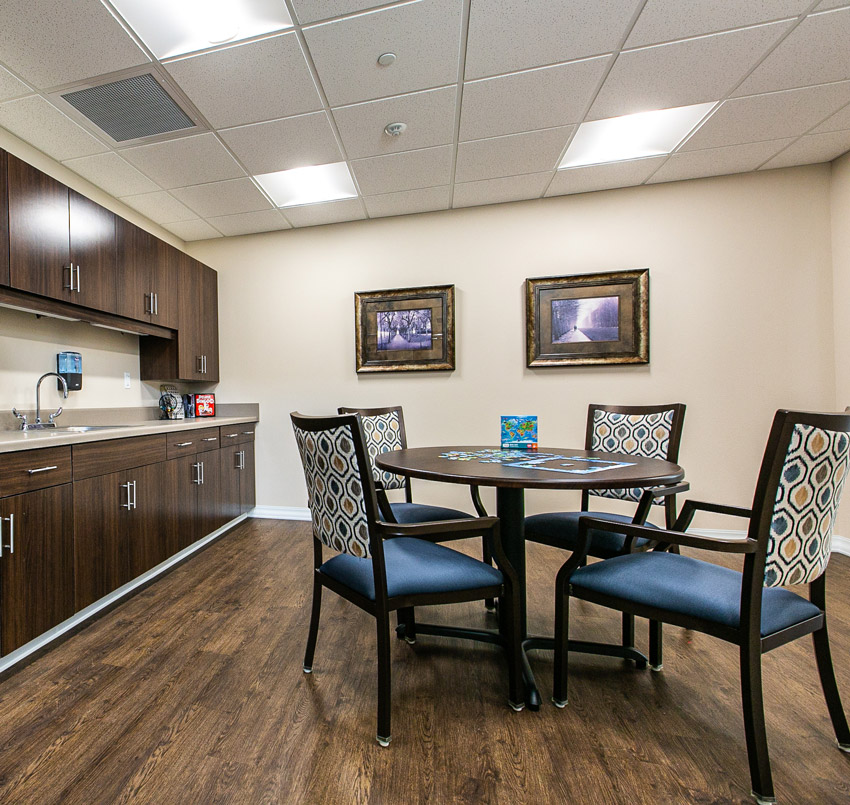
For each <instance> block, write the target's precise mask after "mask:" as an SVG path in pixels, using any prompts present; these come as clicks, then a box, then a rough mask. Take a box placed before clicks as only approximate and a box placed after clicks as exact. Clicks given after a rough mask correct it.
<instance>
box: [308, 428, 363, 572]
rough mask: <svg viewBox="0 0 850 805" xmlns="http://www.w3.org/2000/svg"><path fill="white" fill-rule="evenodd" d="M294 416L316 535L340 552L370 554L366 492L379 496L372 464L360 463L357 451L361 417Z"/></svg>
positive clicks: (355, 554) (361, 555)
mask: <svg viewBox="0 0 850 805" xmlns="http://www.w3.org/2000/svg"><path fill="white" fill-rule="evenodd" d="M291 418H292V427H293V429H294V431H295V441H296V442H297V443H298V452H299V453H300V454H301V463H302V465H303V466H304V478H305V480H306V481H307V497H308V501H309V506H310V518H311V520H312V523H313V536H314V537H315V538H316V539H318V540H319V541H320V542H321V543H323V544H324V545H327V546H328V547H329V548H332V549H333V550H335V551H340V552H342V553H349V554H351V555H352V556H357V557H362V558H369V557H371V555H372V552H371V548H370V543H369V518H368V516H367V509H368V508H369V505H368V503H367V495H372V496H374V491H373V490H372V487H371V486H370V485H369V477H368V472H369V468H368V467H365V466H361V464H360V460H359V459H358V455H357V444H358V442H360V440H361V436H360V431H359V428H358V425H357V419H356V417H354V416H336V417H321V418H320V417H302V416H300V415H298V414H292V415H291ZM317 423H321V427H318V428H317V427H316V424H317ZM361 452H362V447H361ZM364 460H365V456H364ZM372 510H373V511H374V508H373V507H372Z"/></svg>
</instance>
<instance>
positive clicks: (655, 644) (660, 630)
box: [649, 621, 664, 671]
mask: <svg viewBox="0 0 850 805" xmlns="http://www.w3.org/2000/svg"><path fill="white" fill-rule="evenodd" d="M663 640H664V625H663V624H662V623H661V621H650V622H649V667H650V668H652V670H653V671H660V670H661V669H662V668H663V667H664V654H663V651H664V649H663V648H662V642H663Z"/></svg>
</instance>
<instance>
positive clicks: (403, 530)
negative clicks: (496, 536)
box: [376, 517, 499, 539]
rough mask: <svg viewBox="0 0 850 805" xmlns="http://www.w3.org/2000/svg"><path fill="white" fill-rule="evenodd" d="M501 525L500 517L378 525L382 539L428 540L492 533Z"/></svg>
mask: <svg viewBox="0 0 850 805" xmlns="http://www.w3.org/2000/svg"><path fill="white" fill-rule="evenodd" d="M498 524H499V518H498V517H470V518H464V519H463V520H437V521H434V522H428V523H389V522H384V521H381V520H379V521H378V522H377V523H376V525H377V527H378V532H379V533H380V535H381V537H383V538H384V539H386V538H387V537H416V538H418V539H427V538H428V537H429V536H431V535H433V536H442V535H443V534H461V533H465V532H467V531H468V532H470V536H475V535H476V534H481V533H483V532H485V531H490V530H492V529H493V528H495V527H496V526H498Z"/></svg>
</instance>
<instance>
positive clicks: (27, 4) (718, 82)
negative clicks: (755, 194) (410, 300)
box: [0, 0, 850, 240]
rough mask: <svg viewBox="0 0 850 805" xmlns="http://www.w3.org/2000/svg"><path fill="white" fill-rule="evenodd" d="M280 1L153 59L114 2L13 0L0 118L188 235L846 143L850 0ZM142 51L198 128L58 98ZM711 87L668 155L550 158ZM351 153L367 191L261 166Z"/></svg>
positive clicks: (670, 177) (593, 182) (530, 194)
mask: <svg viewBox="0 0 850 805" xmlns="http://www.w3.org/2000/svg"><path fill="white" fill-rule="evenodd" d="M280 2H281V3H285V5H286V8H287V11H288V12H289V15H290V16H291V18H292V20H293V22H294V26H293V27H292V28H288V29H285V30H280V31H274V32H272V33H270V34H266V35H263V36H258V37H254V38H252V39H248V40H245V41H241V42H234V43H231V44H229V45H221V46H214V47H210V48H208V49H206V50H204V51H202V52H198V53H191V54H187V55H185V56H179V57H176V58H171V59H164V60H161V61H159V60H157V59H156V58H154V55H153V53H152V52H151V51H150V50H149V49H148V48H147V47H146V46H145V45H144V43H143V42H142V41H141V40H140V39H139V38H138V37H137V36H136V35H135V34H134V33H133V31H132V30H131V29H130V27H129V25H127V23H126V22H125V21H124V20H122V19H121V16H120V14H118V13H117V12H116V10H115V9H114V7H112V5H111V4H110V2H109V0H74V2H73V3H68V2H67V0H4V2H3V4H2V11H0V126H3V127H5V128H7V129H8V130H9V131H11V132H12V133H14V134H16V135H17V136H19V137H20V138H21V139H23V140H25V141H27V142H29V143H31V144H32V145H34V146H35V147H37V148H39V149H41V150H42V151H44V152H45V153H47V154H48V155H50V156H52V157H54V158H55V159H57V160H59V161H61V162H63V163H64V164H65V165H66V166H67V167H69V168H70V169H71V170H74V171H76V172H77V173H79V174H80V175H81V176H83V177H85V178H86V179H88V180H89V181H91V182H93V183H95V184H97V185H99V186H100V187H102V188H103V189H104V190H105V191H106V192H107V193H110V194H111V195H113V196H116V197H118V198H121V199H122V200H123V201H125V202H126V203H127V204H129V205H130V206H132V207H134V208H135V209H137V210H139V211H140V212H141V213H142V214H144V215H146V216H148V217H149V218H151V219H152V220H154V221H156V222H157V223H160V224H162V225H163V226H165V227H166V228H167V229H169V230H171V231H172V232H173V233H174V234H175V235H177V236H178V237H180V238H183V239H184V240H196V239H200V238H210V237H220V236H233V235H240V234H249V233H256V232H264V231H276V230H281V229H288V228H291V227H302V226H316V225H320V224H326V223H337V222H342V221H353V220H361V219H364V218H379V217H385V216H392V215H405V214H411V213H417V212H428V211H433V210H445V209H451V208H460V207H468V206H475V205H482V204H497V203H502V202H507V201H518V200H524V199H533V198H542V197H550V196H556V195H565V194H570V193H584V192H590V191H594V190H603V189H609V188H616V187H630V186H634V185H640V184H653V183H658V182H667V181H678V180H683V179H690V178H698V177H704V176H716V175H721V174H728V173H738V172H743V171H753V170H763V169H771V168H778V167H786V166H791V165H801V164H809V163H814V162H823V161H829V160H832V159H834V158H835V157H837V156H839V155H841V154H842V153H844V152H846V151H847V150H848V149H850V58H848V53H850V47H848V46H850V0H846V2H836V1H835V0H820V1H819V0H748V2H741V1H740V0H710V2H709V0H395V1H394V2H386V1H385V2H378V3H376V2H369V0H280ZM69 42H73V43H74V45H73V47H69V46H68V43H69ZM385 52H392V53H395V54H396V56H397V59H396V61H395V63H393V64H392V65H390V66H387V67H382V66H380V65H379V64H378V61H377V59H378V56H379V55H381V54H382V53H385ZM140 65H148V66H149V67H150V69H151V70H152V71H153V72H155V73H156V74H157V75H158V76H159V77H160V78H162V79H163V80H164V81H165V82H167V83H170V84H171V85H176V86H177V87H178V88H179V90H180V91H181V92H182V94H183V96H185V98H186V99H188V101H189V102H190V104H191V106H192V107H193V108H191V110H190V111H191V112H192V114H193V115H194V114H195V113H196V112H197V113H198V115H197V118H198V122H199V124H200V126H201V132H200V133H199V132H198V130H197V129H194V130H191V131H190V132H188V133H187V134H185V135H184V136H177V137H176V138H174V139H171V140H165V141H159V142H153V143H150V144H146V145H138V144H134V145H130V146H128V147H122V146H120V145H117V146H116V145H115V143H113V142H112V141H111V140H109V139H108V138H107V137H105V136H101V135H99V134H98V132H97V130H95V129H89V128H85V127H83V126H82V125H80V124H79V123H78V122H76V120H74V119H72V118H71V117H70V116H69V115H67V114H65V112H64V111H63V108H61V107H60V105H59V104H58V103H57V102H56V100H55V98H56V92H57V90H59V89H64V88H66V87H68V86H70V85H73V84H76V83H78V82H81V81H87V80H91V79H94V78H97V77H99V76H104V75H108V74H111V73H116V72H118V71H125V70H128V69H130V68H137V67H139V66H140ZM706 101H717V102H719V105H718V107H717V108H716V110H715V111H714V112H713V114H712V115H711V116H710V117H709V118H708V120H707V121H706V122H705V123H704V124H703V125H702V126H701V127H700V128H699V129H698V130H697V131H696V132H695V133H694V134H693V135H692V136H691V137H690V138H689V139H687V140H686V141H685V142H684V143H683V144H681V145H680V146H679V148H678V149H676V151H674V153H672V154H671V155H669V156H662V157H651V158H647V159H641V160H633V161H631V162H622V163H613V164H607V165H594V166H588V167H580V168H572V169H567V170H560V171H559V170H557V166H558V164H559V162H560V160H561V158H562V156H563V154H564V152H565V150H566V148H567V146H568V145H569V143H570V141H571V139H572V137H573V136H574V134H575V131H576V130H577V128H578V125H579V124H580V123H582V122H583V121H589V120H596V119H600V118H605V117H614V116H618V115H623V114H628V113H631V112H636V111H646V110H649V109H655V108H667V107H672V106H682V105H687V104H693V103H700V102H706ZM394 122H402V123H405V124H407V129H406V131H405V132H404V133H403V134H401V135H400V136H397V137H391V136H389V135H387V134H385V133H384V127H385V126H386V125H387V124H388V123H394ZM203 129H206V131H204V130H203ZM343 161H344V162H346V163H347V164H348V166H349V169H350V171H351V174H352V176H353V177H354V180H355V183H356V185H357V190H358V197H357V198H354V199H346V200H342V201H334V202H327V203H319V204H311V205H305V206H301V207H286V208H283V209H276V208H275V207H274V204H273V202H272V201H271V199H270V198H269V196H268V195H267V194H266V193H265V192H264V191H263V190H262V189H261V188H260V186H259V185H258V184H257V183H256V181H255V180H254V179H253V178H252V177H253V176H256V175H259V174H264V173H271V172H274V171H279V170H287V169H290V168H295V167H303V166H307V165H320V164H328V163H335V162H343Z"/></svg>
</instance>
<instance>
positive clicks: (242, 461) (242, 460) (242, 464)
mask: <svg viewBox="0 0 850 805" xmlns="http://www.w3.org/2000/svg"><path fill="white" fill-rule="evenodd" d="M239 469H240V470H244V469H245V451H244V450H240V451H239Z"/></svg>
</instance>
